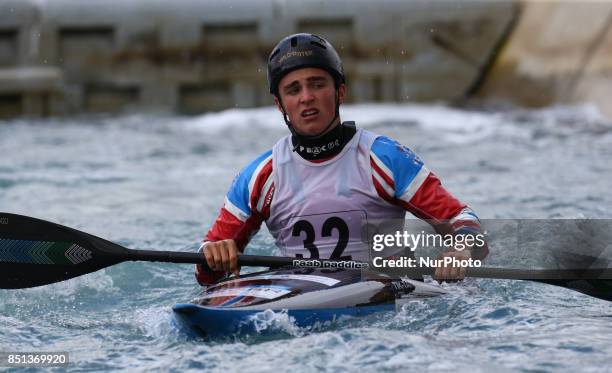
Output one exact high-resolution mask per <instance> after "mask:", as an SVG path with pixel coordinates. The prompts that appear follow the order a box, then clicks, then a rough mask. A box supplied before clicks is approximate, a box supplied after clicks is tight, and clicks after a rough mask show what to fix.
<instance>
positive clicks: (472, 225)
mask: <svg viewBox="0 0 612 373" xmlns="http://www.w3.org/2000/svg"><path fill="white" fill-rule="evenodd" d="M268 84H269V88H270V93H271V94H272V95H273V96H274V102H275V104H276V106H277V107H278V109H279V110H280V112H281V113H282V115H283V119H284V120H285V123H286V124H287V126H288V127H289V131H290V132H291V134H290V135H289V136H286V137H284V138H282V139H281V140H279V141H278V142H277V143H276V144H275V145H274V147H273V149H272V150H270V151H267V152H266V153H264V154H262V155H261V156H259V157H258V158H257V159H255V160H254V161H253V162H251V164H249V165H248V166H247V167H245V168H244V169H243V170H242V171H241V172H240V174H239V175H238V176H237V177H236V178H235V179H234V181H233V183H232V186H231V187H230V190H229V192H228V194H227V196H226V199H225V204H224V206H223V208H222V209H221V212H220V214H219V216H218V218H217V219H216V221H215V223H214V225H213V226H212V228H211V229H210V230H209V231H208V234H207V235H206V238H205V241H204V243H203V245H202V250H203V252H204V256H205V257H206V261H207V263H208V265H209V266H210V268H211V269H212V270H213V271H214V272H205V271H204V270H203V269H202V267H201V266H196V278H197V279H198V282H199V283H200V284H202V285H205V284H210V283H211V282H213V281H215V280H217V279H218V278H220V277H222V276H223V275H224V274H225V273H226V272H232V273H234V274H238V273H239V268H238V264H237V257H238V255H240V253H242V252H243V250H244V248H245V247H246V245H247V243H248V241H249V239H250V238H251V236H252V235H253V234H254V233H256V232H257V231H258V229H259V227H260V226H261V223H262V222H264V221H265V222H266V225H267V226H268V229H269V231H270V233H271V234H272V235H273V236H274V238H275V239H276V244H277V245H278V247H279V248H280V249H281V253H282V254H283V255H286V256H299V257H311V258H332V259H338V258H346V257H350V258H352V259H354V260H365V259H367V258H368V253H367V249H365V250H364V248H363V246H362V245H358V244H356V243H357V242H361V227H362V224H364V221H368V220H380V219H402V220H403V219H404V216H405V213H406V211H409V212H411V213H412V214H414V215H415V216H417V217H419V218H421V219H426V220H427V221H428V222H430V224H432V225H433V226H434V228H435V229H436V230H437V231H438V232H443V233H451V234H458V233H474V232H475V231H476V232H479V231H480V225H479V221H478V218H477V217H476V215H475V214H474V213H473V212H472V211H471V209H470V208H469V207H467V206H466V205H465V204H463V203H461V202H460V201H459V200H457V199H456V198H454V197H453V196H452V195H451V194H449V193H448V192H447V191H446V190H444V188H443V187H442V185H441V184H440V181H439V180H438V178H437V177H436V176H435V175H434V174H433V173H431V172H430V171H429V170H427V168H425V166H424V165H423V162H422V161H421V160H420V159H419V158H418V157H417V156H416V154H415V153H413V152H412V151H411V150H410V149H408V148H406V147H404V146H402V145H400V144H399V143H397V142H396V141H393V140H391V139H389V138H387V137H384V136H378V135H375V134H373V133H371V132H369V131H364V130H361V129H357V128H356V127H355V124H354V123H352V122H345V123H342V122H341V120H340V114H339V107H340V105H341V104H342V103H343V102H344V99H345V96H346V89H347V88H346V84H345V77H344V71H343V68H342V62H341V60H340V57H339V56H338V54H337V53H336V51H335V50H334V48H333V47H332V45H331V44H330V43H328V42H327V41H326V40H325V39H323V38H321V37H319V36H316V35H311V34H295V35H290V36H288V37H286V38H284V39H283V40H281V41H280V42H279V44H278V45H277V46H276V47H275V48H274V49H273V51H272V53H271V54H270V57H269V59H268ZM334 236H337V238H336V237H334ZM486 254H487V252H486V248H484V250H480V251H479V252H471V251H470V250H463V251H454V250H451V251H449V252H447V253H444V254H442V255H443V256H453V257H457V258H458V259H469V258H470V257H473V258H474V259H482V258H484V257H485V256H486ZM464 276H465V268H455V267H449V268H438V269H437V270H436V273H435V276H434V277H435V278H436V279H438V280H439V281H442V280H457V279H461V278H463V277H464Z"/></svg>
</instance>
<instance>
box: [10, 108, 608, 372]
mask: <svg viewBox="0 0 612 373" xmlns="http://www.w3.org/2000/svg"><path fill="white" fill-rule="evenodd" d="M342 117H343V119H345V120H355V121H356V122H357V125H358V126H360V127H363V128H367V129H370V130H372V131H374V132H378V133H381V134H385V135H389V136H391V137H393V138H396V139H398V140H399V141H400V142H402V143H403V144H405V145H407V146H409V147H411V148H412V149H413V150H415V151H416V152H417V153H418V154H419V155H420V156H421V158H422V159H423V160H424V161H425V163H426V165H427V166H428V167H429V168H430V169H431V170H433V171H434V172H435V173H436V174H437V175H438V176H439V177H440V178H441V179H442V181H443V183H444V185H445V186H446V187H447V189H448V190H450V191H452V192H453V193H454V194H455V195H456V196H458V197H459V198H460V199H461V200H463V201H465V202H467V203H469V204H470V205H471V206H472V207H473V208H474V210H475V211H476V212H477V213H478V214H479V215H480V217H482V218H610V217H612V214H611V213H610V208H611V207H612V194H611V193H610V185H612V162H610V159H611V158H612V122H610V121H606V120H605V119H603V118H602V117H600V116H599V115H598V113H597V112H596V111H595V110H594V109H592V108H591V107H589V106H583V107H554V108H549V109H546V110H539V111H525V110H511V111H503V112H487V111H466V110H458V109H452V108H448V107H445V106H430V105H427V106H426V105H422V106H421V105H356V106H346V107H344V108H343V110H342ZM286 132H287V131H286V129H285V128H284V125H283V124H282V120H281V118H280V114H278V112H277V111H276V110H275V109H273V108H262V109H252V110H230V111H225V112H221V113H214V114H208V115H204V116H201V117H194V118H185V117H172V116H148V115H147V116H144V115H131V116H123V117H114V118H81V119H67V120H55V119H48V120H26V119H22V120H14V121H4V122H0V211H3V212H11V213H18V214H24V215H30V216H34V217H38V218H42V219H46V220H51V221H54V222H58V223H60V224H64V225H68V226H71V227H74V228H77V229H80V230H84V231H86V232H89V233H92V234H95V235H97V236H100V237H103V238H106V239H109V240H111V241H115V242H117V243H119V244H122V245H124V246H127V247H130V248H139V249H159V250H187V251H189V250H191V251H194V250H195V249H196V248H197V247H198V243H199V240H200V239H201V238H202V236H203V235H204V233H205V231H206V230H207V229H208V227H209V226H210V225H211V224H212V222H213V220H214V218H215V217H216V214H217V213H218V211H219V208H220V207H221V205H222V203H223V198H224V194H225V192H226V189H227V188H228V186H229V184H230V182H231V180H232V178H233V177H234V175H235V174H236V172H238V170H239V169H240V168H241V167H243V166H244V165H245V164H246V163H247V162H248V161H250V160H251V159H253V158H254V157H255V156H257V155H258V154H260V153H262V152H264V151H266V150H267V149H269V148H270V147H271V146H272V145H273V143H274V142H275V141H276V139H278V138H280V137H281V136H283V135H285V134H286ZM272 243H273V240H272V238H271V237H270V235H269V234H268V233H267V231H266V230H265V228H263V229H262V231H261V232H260V233H259V234H258V236H256V237H255V238H254V240H253V241H252V242H251V244H250V246H249V249H248V252H249V253H255V254H273V253H274V249H273V246H272ZM491 255H492V256H494V255H495V253H492V254H491ZM445 286H446V287H447V288H448V289H450V294H449V295H447V296H444V297H439V298H437V299H425V300H415V301H410V302H408V303H407V304H404V305H403V306H402V308H401V309H400V310H399V311H398V312H397V313H386V314H385V313H383V314H378V315H373V316H370V317H366V318H361V319H349V320H343V321H341V322H339V323H338V324H337V325H333V326H331V327H329V328H324V329H323V330H319V331H309V330H302V329H300V328H297V327H296V326H295V325H293V324H292V323H291V320H290V319H288V318H287V316H286V315H285V314H282V313H279V314H272V315H266V317H264V318H262V320H260V322H259V325H258V329H259V330H260V333H258V334H257V335H251V336H228V338H227V339H225V340H221V341H204V340H197V339H196V340H194V339H189V338H187V337H186V336H184V335H183V334H181V333H180V332H179V331H177V330H176V328H175V327H174V325H173V321H172V314H171V307H172V305H173V304H174V303H177V302H185V301H188V300H190V299H192V298H194V297H195V296H197V294H198V289H199V286H198V285H196V283H195V281H194V277H193V269H192V266H189V265H187V266H185V265H174V264H163V263H124V264H120V265H116V266H114V267H110V268H107V269H104V270H101V271H99V272H96V273H93V274H90V275H86V276H83V277H80V278H77V279H72V280H69V281H65V282H63V283H58V284H53V285H49V286H45V287H40V288H33V289H25V290H10V291H9V290H0V352H2V351H4V352H8V351H23V352H25V351H68V352H69V353H70V364H69V369H71V370H75V371H96V370H106V369H120V370H125V371H169V370H173V371H177V372H178V371H181V372H182V371H188V370H194V371H196V370H201V369H206V370H214V371H238V370H240V371H249V372H251V371H270V370H275V371H276V370H283V371H318V370H321V369H322V370H330V371H354V370H357V369H363V368H367V369H369V370H374V369H376V370H383V371H384V370H387V371H391V370H402V371H404V370H409V371H423V370H433V371H453V372H458V371H470V372H473V371H491V370H493V369H497V370H498V371H517V370H518V371H606V370H609V369H610V367H611V366H612V303H609V302H606V301H603V300H598V299H595V298H591V297H588V296H585V295H582V294H579V293H576V292H573V291H570V290H566V289H562V288H556V287H551V286H547V285H543V284H536V283H530V282H521V281H509V280H474V279H468V280H466V281H464V282H463V283H461V284H452V285H445Z"/></svg>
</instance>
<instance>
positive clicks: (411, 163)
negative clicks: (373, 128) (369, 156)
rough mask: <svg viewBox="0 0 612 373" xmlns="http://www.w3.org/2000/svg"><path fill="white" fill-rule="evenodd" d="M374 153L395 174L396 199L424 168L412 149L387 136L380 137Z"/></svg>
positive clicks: (376, 142)
mask: <svg viewBox="0 0 612 373" xmlns="http://www.w3.org/2000/svg"><path fill="white" fill-rule="evenodd" d="M372 151H373V152H374V154H376V156H377V157H378V158H379V159H380V160H381V161H382V162H383V163H384V164H385V166H387V168H388V169H389V170H391V172H392V173H393V182H394V183H395V197H396V198H399V197H400V196H401V195H402V194H404V192H405V191H406V189H408V186H409V185H410V183H412V181H413V180H414V178H415V177H416V175H417V174H418V173H419V171H420V170H421V167H423V161H421V159H420V158H419V156H418V155H416V153H415V152H413V151H412V150H410V148H408V147H406V146H404V145H402V144H400V143H399V142H397V141H395V140H392V139H390V138H388V137H386V136H379V137H377V138H376V140H374V143H373V144H372Z"/></svg>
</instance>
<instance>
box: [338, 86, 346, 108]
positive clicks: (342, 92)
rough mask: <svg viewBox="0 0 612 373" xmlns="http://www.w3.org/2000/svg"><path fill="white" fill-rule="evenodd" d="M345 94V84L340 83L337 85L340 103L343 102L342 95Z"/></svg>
mask: <svg viewBox="0 0 612 373" xmlns="http://www.w3.org/2000/svg"><path fill="white" fill-rule="evenodd" d="M345 96H346V84H344V83H342V84H340V86H339V87H338V102H339V103H340V104H343V103H344V97H345Z"/></svg>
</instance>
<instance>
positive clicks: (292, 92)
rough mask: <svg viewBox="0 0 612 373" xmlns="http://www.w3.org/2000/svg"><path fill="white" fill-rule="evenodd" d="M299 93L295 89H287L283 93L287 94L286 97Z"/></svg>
mask: <svg viewBox="0 0 612 373" xmlns="http://www.w3.org/2000/svg"><path fill="white" fill-rule="evenodd" d="M298 92H299V89H297V88H289V89H287V90H285V93H287V94H288V95H295V94H297V93H298Z"/></svg>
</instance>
